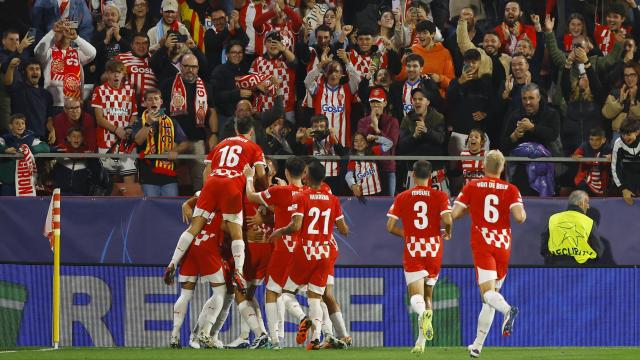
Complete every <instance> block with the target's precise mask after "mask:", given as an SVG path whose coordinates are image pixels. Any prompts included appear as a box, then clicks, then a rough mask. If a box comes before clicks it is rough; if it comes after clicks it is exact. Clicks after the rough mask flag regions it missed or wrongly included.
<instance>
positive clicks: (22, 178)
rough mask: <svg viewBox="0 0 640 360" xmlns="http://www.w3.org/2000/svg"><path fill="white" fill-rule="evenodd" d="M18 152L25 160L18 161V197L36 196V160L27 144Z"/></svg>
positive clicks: (21, 146)
mask: <svg viewBox="0 0 640 360" xmlns="http://www.w3.org/2000/svg"><path fill="white" fill-rule="evenodd" d="M18 150H19V151H20V152H21V153H22V154H23V155H24V158H22V159H18V160H16V178H15V179H16V180H15V181H16V196H36V171H37V170H36V159H35V158H34V157H33V154H32V153H31V149H29V146H28V145H27V144H22V145H20V147H19V148H18Z"/></svg>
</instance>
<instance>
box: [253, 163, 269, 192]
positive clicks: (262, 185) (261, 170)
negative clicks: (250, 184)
mask: <svg viewBox="0 0 640 360" xmlns="http://www.w3.org/2000/svg"><path fill="white" fill-rule="evenodd" d="M254 167H255V170H256V175H255V177H256V184H257V187H258V188H259V189H266V188H268V187H269V184H268V180H269V179H267V171H266V169H265V164H255V166H254Z"/></svg>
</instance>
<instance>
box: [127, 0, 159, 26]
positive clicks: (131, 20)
mask: <svg viewBox="0 0 640 360" xmlns="http://www.w3.org/2000/svg"><path fill="white" fill-rule="evenodd" d="M155 23H156V21H155V20H154V19H153V17H152V16H151V13H150V12H149V4H148V2H147V0H135V1H134V3H133V8H132V9H131V12H130V13H129V16H128V21H127V24H126V25H125V27H126V28H127V29H129V30H131V32H132V33H134V34H135V33H144V34H146V33H147V31H149V29H151V28H152V27H154V26H155Z"/></svg>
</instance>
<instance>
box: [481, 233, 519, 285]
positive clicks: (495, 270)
mask: <svg viewBox="0 0 640 360" xmlns="http://www.w3.org/2000/svg"><path fill="white" fill-rule="evenodd" d="M471 253H472V254H473V264H474V265H475V268H476V279H477V280H478V284H482V283H484V282H487V281H489V280H497V281H496V288H499V287H500V286H498V284H497V283H498V282H500V285H502V282H503V281H504V277H505V276H506V275H507V270H508V268H509V256H510V255H511V252H510V251H509V250H505V249H499V248H497V247H494V246H490V245H484V244H476V243H474V242H471Z"/></svg>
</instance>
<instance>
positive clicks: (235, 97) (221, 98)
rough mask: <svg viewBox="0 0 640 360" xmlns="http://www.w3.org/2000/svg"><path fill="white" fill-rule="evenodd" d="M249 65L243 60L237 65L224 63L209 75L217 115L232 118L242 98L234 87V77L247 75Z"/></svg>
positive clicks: (238, 90)
mask: <svg viewBox="0 0 640 360" xmlns="http://www.w3.org/2000/svg"><path fill="white" fill-rule="evenodd" d="M248 73H249V64H248V63H247V62H246V61H245V60H244V59H243V60H242V62H241V63H240V64H238V65H235V64H233V63H231V62H226V63H224V64H222V65H219V66H218V67H216V68H215V69H214V70H213V72H212V73H211V77H210V78H209V83H210V84H211V90H212V92H213V99H214V101H215V103H216V109H217V110H218V113H219V114H221V115H224V116H232V115H233V113H234V112H235V111H236V104H237V103H238V101H240V100H241V99H242V98H241V97H240V89H238V87H237V86H236V80H235V78H236V76H241V75H247V74H248Z"/></svg>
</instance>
